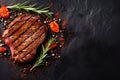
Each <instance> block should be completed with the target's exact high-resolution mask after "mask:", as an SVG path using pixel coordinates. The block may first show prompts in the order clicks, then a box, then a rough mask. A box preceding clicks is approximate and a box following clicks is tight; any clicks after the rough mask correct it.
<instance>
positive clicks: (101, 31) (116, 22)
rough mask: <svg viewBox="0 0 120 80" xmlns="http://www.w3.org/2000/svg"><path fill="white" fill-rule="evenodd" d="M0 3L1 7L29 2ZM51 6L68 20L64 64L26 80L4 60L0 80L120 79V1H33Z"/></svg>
mask: <svg viewBox="0 0 120 80" xmlns="http://www.w3.org/2000/svg"><path fill="white" fill-rule="evenodd" d="M6 1H7V3H6V2H4V1H2V0H0V2H1V3H0V4H3V3H5V4H6V5H9V3H10V4H11V3H17V2H22V1H26V0H6ZM30 1H31V3H38V4H39V5H41V4H42V5H45V6H46V5H48V4H50V3H53V7H52V11H54V12H58V11H59V12H60V14H61V16H62V18H63V19H66V20H67V21H68V23H67V25H66V27H67V29H68V33H66V42H65V43H66V44H65V50H64V51H62V53H61V56H62V59H61V61H60V62H57V63H55V65H54V64H53V65H51V66H50V67H49V68H47V69H46V70H45V71H41V72H39V73H30V74H29V75H28V76H27V77H25V78H20V76H19V75H15V74H16V72H17V73H19V72H18V71H17V70H16V69H14V68H11V66H12V67H13V66H15V65H10V63H11V62H9V61H4V60H1V59H0V80H109V79H113V80H120V77H119V76H120V69H119V68H120V62H119V61H120V6H119V5H120V1H119V0H30Z"/></svg>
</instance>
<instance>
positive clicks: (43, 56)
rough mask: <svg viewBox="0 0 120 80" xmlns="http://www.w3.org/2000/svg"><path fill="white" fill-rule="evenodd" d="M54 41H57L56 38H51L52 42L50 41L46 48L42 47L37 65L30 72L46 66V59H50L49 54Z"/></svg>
mask: <svg viewBox="0 0 120 80" xmlns="http://www.w3.org/2000/svg"><path fill="white" fill-rule="evenodd" d="M54 41H55V38H50V40H49V41H48V43H47V45H46V46H45V47H44V46H43V45H42V50H41V54H40V56H39V57H38V59H37V61H36V62H35V64H34V65H33V67H32V68H31V69H30V71H32V70H33V69H34V68H35V67H38V66H41V65H43V64H44V61H45V59H46V58H47V57H48V55H47V52H48V51H49V50H50V46H51V45H52V44H53V42H54Z"/></svg>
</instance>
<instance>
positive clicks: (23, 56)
mask: <svg viewBox="0 0 120 80" xmlns="http://www.w3.org/2000/svg"><path fill="white" fill-rule="evenodd" d="M45 37H46V33H43V34H42V35H41V36H39V37H38V38H37V39H36V40H35V41H34V42H33V43H32V44H31V45H29V46H28V47H26V48H25V49H24V50H22V51H21V52H20V53H19V55H17V56H14V57H13V58H14V59H15V61H16V62H25V61H28V59H29V58H30V57H29V56H30V55H31V57H33V56H34V55H35V53H33V52H32V51H33V50H35V51H36V46H39V44H41V43H42V42H43V40H44V38H45ZM31 52H32V53H31ZM21 53H22V54H21ZM27 55H28V56H27Z"/></svg>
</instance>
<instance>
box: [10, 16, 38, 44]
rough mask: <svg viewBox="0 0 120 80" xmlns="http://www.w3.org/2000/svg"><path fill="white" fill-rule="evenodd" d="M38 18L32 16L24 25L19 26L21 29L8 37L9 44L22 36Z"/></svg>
mask: <svg viewBox="0 0 120 80" xmlns="http://www.w3.org/2000/svg"><path fill="white" fill-rule="evenodd" d="M38 18H39V17H36V16H32V17H31V18H30V19H29V20H28V21H27V22H25V24H23V25H21V27H20V28H19V29H18V30H16V32H14V34H13V35H12V36H10V37H9V39H10V41H11V43H13V42H14V41H15V40H16V39H17V38H19V37H20V35H22V34H24V32H25V31H26V30H27V29H29V27H30V26H32V25H34V22H35V21H37V20H38Z"/></svg>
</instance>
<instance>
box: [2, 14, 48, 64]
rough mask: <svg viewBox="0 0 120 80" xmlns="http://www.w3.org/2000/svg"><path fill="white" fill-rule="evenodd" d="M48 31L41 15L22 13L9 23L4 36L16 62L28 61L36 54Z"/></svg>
mask: <svg viewBox="0 0 120 80" xmlns="http://www.w3.org/2000/svg"><path fill="white" fill-rule="evenodd" d="M46 32H47V26H46V25H44V24H43V23H42V22H41V17H40V16H37V15H32V14H22V15H20V16H18V17H16V18H15V19H14V20H13V21H12V22H11V23H9V25H8V26H7V29H6V30H5V31H4V32H3V34H2V38H3V40H4V42H5V43H6V44H7V45H8V46H9V47H10V50H11V53H12V55H11V57H12V59H13V60H14V61H15V62H28V61H30V60H31V59H32V58H33V57H34V56H35V54H36V49H37V47H38V46H39V45H40V44H41V43H42V42H43V41H44V39H45V37H46Z"/></svg>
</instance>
